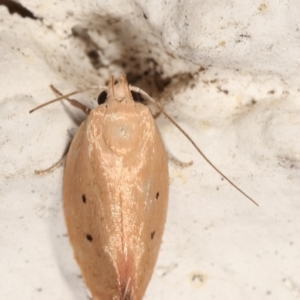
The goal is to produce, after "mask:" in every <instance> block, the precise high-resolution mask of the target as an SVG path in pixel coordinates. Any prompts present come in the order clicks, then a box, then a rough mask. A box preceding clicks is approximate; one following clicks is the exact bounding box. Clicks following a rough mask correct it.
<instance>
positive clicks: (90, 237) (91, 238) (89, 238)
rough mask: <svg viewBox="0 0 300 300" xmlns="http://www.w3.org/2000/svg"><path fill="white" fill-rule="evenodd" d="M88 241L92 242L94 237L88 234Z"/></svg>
mask: <svg viewBox="0 0 300 300" xmlns="http://www.w3.org/2000/svg"><path fill="white" fill-rule="evenodd" d="M86 239H87V240H88V241H90V242H92V241H93V237H92V236H91V235H90V234H87V235H86Z"/></svg>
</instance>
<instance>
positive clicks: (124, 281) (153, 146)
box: [31, 76, 254, 300]
mask: <svg viewBox="0 0 300 300" xmlns="http://www.w3.org/2000/svg"><path fill="white" fill-rule="evenodd" d="M102 89H103V90H105V92H106V93H107V98H106V100H105V102H104V103H102V104H101V105H99V106H98V107H96V108H94V109H92V110H90V109H88V108H86V107H85V106H84V105H82V104H80V103H79V102H77V101H76V100H72V99H69V98H67V97H69V96H71V95H73V94H75V93H77V92H74V93H70V94H67V95H64V96H61V97H59V98H56V99H54V100H52V101H49V102H47V103H45V104H43V105H41V106H39V107H37V108H36V109H38V108H40V107H42V106H45V105H47V104H50V103H53V102H55V101H59V100H62V99H66V100H68V101H69V102H70V103H71V104H72V105H74V106H76V107H78V108H80V109H81V110H83V111H84V112H85V113H86V114H87V115H88V116H87V119H86V120H85V121H84V122H83V123H82V124H81V125H80V127H79V129H78V130H77V132H76V134H75V136H74V139H73V141H72V143H71V146H70V148H69V151H68V154H67V157H66V161H65V170H64V183H63V198H64V213H65V219H66V224H67V229H68V235H69V238H70V242H71V244H72V247H73V251H74V256H75V259H76V261H77V263H78V265H79V266H80V269H81V272H82V275H83V278H84V280H85V283H86V285H87V287H88V288H89V290H90V291H91V293H92V296H93V299H94V300H141V299H142V298H143V296H144V294H145V291H146V288H147V285H148V283H149V280H150V278H151V276H152V273H153V269H154V266H155V263H156V260H157V256H158V253H159V248H160V245H161V241H162V236H163V231H164V225H165V222H166V216H167V206H168V194H169V174H168V156H167V153H166V150H165V147H164V144H163V141H162V138H161V136H160V134H159V131H158V129H157V126H156V123H155V121H154V119H153V117H152V115H151V112H150V111H149V109H148V108H147V107H146V106H144V105H143V104H141V103H137V102H134V100H133V98H132V94H131V92H132V91H134V92H138V93H141V94H142V95H143V96H145V97H146V98H147V99H150V100H152V101H153V99H152V98H151V97H150V96H148V95H147V94H146V93H145V92H143V91H142V90H140V89H139V88H136V87H132V86H129V85H128V82H127V80H126V77H125V76H121V77H120V78H119V81H118V83H115V82H114V78H113V76H112V77H111V78H110V81H109V84H108V87H107V88H106V87H105V88H102ZM157 105H158V104H157ZM158 106H159V105H158ZM159 107H160V106H159ZM160 108H161V107H160ZM36 109H34V110H36ZM34 110H32V111H34ZM32 111H31V112H32ZM162 113H163V114H164V115H165V116H166V117H167V118H168V119H169V120H170V121H171V122H172V123H173V124H174V125H175V126H177V127H179V126H178V125H177V124H176V123H175V122H174V120H173V119H172V118H171V117H170V116H169V115H168V114H166V113H165V112H164V111H163V110H162ZM180 130H181V131H182V132H183V134H184V135H185V136H186V137H187V138H188V139H189V140H190V141H191V143H192V144H193V145H194V146H195V147H196V149H197V150H198V152H199V153H200V154H201V155H202V156H203V157H204V158H205V159H206V160H207V161H208V162H209V163H210V164H211V165H212V163H211V162H210V161H209V160H208V159H207V158H206V157H205V156H204V154H203V153H202V152H201V150H200V149H199V148H198V146H197V145H196V144H195V143H194V142H193V141H192V140H191V139H190V137H189V136H188V135H187V134H186V133H185V132H184V131H183V130H182V129H181V128H180ZM212 167H213V168H215V169H216V167H215V166H214V165H212ZM216 170H217V171H218V172H219V173H220V174H221V175H222V176H223V177H224V178H225V179H226V180H227V181H229V182H230V183H231V184H232V185H233V186H234V187H235V188H237V189H238V190H239V191H240V192H242V193H243V194H244V195H245V196H246V197H248V198H249V199H250V200H251V201H253V200H252V199H251V198H250V197H249V196H247V195H246V194H245V193H244V192H243V191H241V190H240V189H239V188H238V187H237V186H236V185H234V183H232V182H231V181H230V180H229V179H228V178H227V177H226V176H225V175H223V174H222V173H221V172H220V171H219V170H218V169H216ZM253 202H254V201H253Z"/></svg>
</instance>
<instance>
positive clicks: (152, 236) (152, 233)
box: [150, 230, 155, 240]
mask: <svg viewBox="0 0 300 300" xmlns="http://www.w3.org/2000/svg"><path fill="white" fill-rule="evenodd" d="M150 236H151V240H153V238H154V236H155V230H154V231H152V232H151V235H150Z"/></svg>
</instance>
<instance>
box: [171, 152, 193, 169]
mask: <svg viewBox="0 0 300 300" xmlns="http://www.w3.org/2000/svg"><path fill="white" fill-rule="evenodd" d="M167 153H168V158H169V160H170V161H171V162H173V163H174V164H175V165H177V166H179V167H181V168H187V167H190V166H191V165H192V164H193V161H189V162H183V161H181V160H179V159H178V158H176V157H175V156H174V155H172V154H171V153H170V152H168V151H167Z"/></svg>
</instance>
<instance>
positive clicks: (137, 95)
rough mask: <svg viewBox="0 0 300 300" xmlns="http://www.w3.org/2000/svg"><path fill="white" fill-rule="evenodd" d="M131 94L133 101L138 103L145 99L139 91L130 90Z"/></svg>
mask: <svg viewBox="0 0 300 300" xmlns="http://www.w3.org/2000/svg"><path fill="white" fill-rule="evenodd" d="M131 96H132V98H133V100H134V101H135V102H140V103H144V102H145V99H144V98H143V96H142V95H141V94H140V93H136V92H133V91H131Z"/></svg>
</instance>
